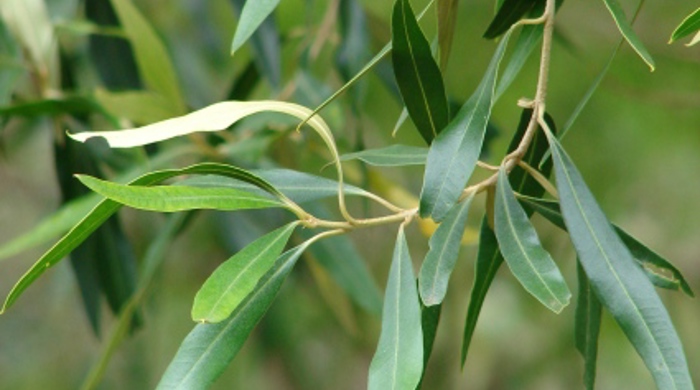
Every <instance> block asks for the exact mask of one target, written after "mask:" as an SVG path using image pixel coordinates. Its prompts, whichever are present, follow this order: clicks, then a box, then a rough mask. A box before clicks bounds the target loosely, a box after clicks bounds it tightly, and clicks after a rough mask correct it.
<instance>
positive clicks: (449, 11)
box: [437, 0, 459, 69]
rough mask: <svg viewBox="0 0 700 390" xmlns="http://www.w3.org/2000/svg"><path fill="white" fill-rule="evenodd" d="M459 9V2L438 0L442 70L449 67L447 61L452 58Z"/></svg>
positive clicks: (455, 0)
mask: <svg viewBox="0 0 700 390" xmlns="http://www.w3.org/2000/svg"><path fill="white" fill-rule="evenodd" d="M458 8H459V0H437V15H438V47H439V48H440V49H439V53H440V56H439V57H440V68H442V69H445V68H446V67H447V59H448V58H450V51H451V50H452V41H453V39H454V35H455V27H456V25H457V13H458V11H459V10H458Z"/></svg>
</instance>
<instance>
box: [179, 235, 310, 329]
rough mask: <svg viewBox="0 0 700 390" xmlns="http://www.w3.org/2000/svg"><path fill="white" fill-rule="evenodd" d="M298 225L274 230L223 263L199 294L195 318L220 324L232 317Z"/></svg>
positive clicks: (194, 307)
mask: <svg viewBox="0 0 700 390" xmlns="http://www.w3.org/2000/svg"><path fill="white" fill-rule="evenodd" d="M297 225H298V222H292V223H289V224H287V225H285V226H283V227H281V228H279V229H276V230H273V231H272V232H270V233H268V234H266V235H264V236H262V237H260V238H258V239H257V240H255V241H253V242H252V243H250V244H249V245H248V246H246V247H245V248H243V249H242V250H240V251H239V252H238V253H236V254H235V255H233V256H232V257H231V258H230V259H228V260H226V261H225V262H224V263H223V264H221V265H220V266H219V267H218V268H217V269H216V270H215V271H214V273H212V274H211V276H210V277H209V278H208V279H207V280H206V281H205V282H204V284H203V285H202V287H200V289H199V291H198V292H197V295H196V296H195V298H194V305H193V306H192V319H193V320H195V321H199V322H208V323H216V322H221V321H223V320H225V319H226V318H228V317H229V316H230V315H231V312H233V311H234V310H235V309H236V307H237V306H238V304H239V303H241V301H243V299H244V298H245V297H246V296H247V295H248V294H249V293H250V292H251V291H252V290H253V289H254V288H255V285H256V284H257V283H258V281H259V280H260V278H261V277H262V276H263V275H264V274H265V273H266V272H267V271H268V270H269V269H270V267H272V265H273V264H274V262H275V259H277V257H279V255H280V253H282V250H283V249H284V246H285V245H287V241H288V240H289V236H291V235H292V232H293V231H294V229H295V228H296V227H297Z"/></svg>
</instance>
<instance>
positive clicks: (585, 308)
mask: <svg viewBox="0 0 700 390" xmlns="http://www.w3.org/2000/svg"><path fill="white" fill-rule="evenodd" d="M577 269H578V303H577V304H576V323H575V333H576V349H578V351H579V352H580V353H581V356H583V360H584V364H585V368H584V372H583V384H584V385H585V386H586V390H593V388H594V387H595V372H596V359H597V357H598V335H599V333H600V318H601V314H602V308H601V306H600V301H599V300H598V297H597V296H596V295H595V293H594V292H593V289H592V288H591V284H590V282H589V281H588V277H587V276H586V273H585V271H584V270H583V268H582V267H581V263H578V267H577Z"/></svg>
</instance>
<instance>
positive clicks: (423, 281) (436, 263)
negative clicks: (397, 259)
mask: <svg viewBox="0 0 700 390" xmlns="http://www.w3.org/2000/svg"><path fill="white" fill-rule="evenodd" d="M473 198H474V195H473V194H472V195H471V196H469V197H468V198H467V199H465V200H463V201H462V202H461V203H457V204H456V205H454V207H453V208H452V210H450V212H449V213H447V216H446V217H445V220H444V221H442V223H441V224H440V225H439V226H438V228H437V230H436V231H435V233H434V234H433V236H432V237H430V242H429V245H430V249H429V250H428V253H427V254H426V255H425V259H424V260H423V265H422V266H421V269H420V273H419V275H418V282H419V291H420V297H421V300H422V301H423V304H424V305H426V306H434V305H438V304H440V303H442V300H443V299H444V298H445V294H446V293H447V284H448V282H449V279H450V275H452V270H453V269H454V266H455V264H456V262H457V257H458V255H459V248H460V246H461V241H462V234H463V233H464V228H465V227H466V224H467V214H468V211H469V206H470V205H471V201H472V199H473Z"/></svg>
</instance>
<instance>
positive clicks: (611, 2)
mask: <svg viewBox="0 0 700 390" xmlns="http://www.w3.org/2000/svg"><path fill="white" fill-rule="evenodd" d="M603 2H605V6H606V7H608V11H610V14H611V15H612V17H613V19H614V20H615V24H617V28H618V30H620V33H622V36H623V37H625V40H627V43H629V44H630V46H632V49H634V51H635V52H637V54H638V55H639V57H641V58H642V60H644V62H646V64H647V65H649V69H651V71H652V72H653V71H654V68H655V65H654V59H653V58H651V54H649V52H648V51H647V49H646V47H644V44H643V43H642V41H641V40H639V37H638V36H637V34H636V33H635V32H634V30H632V25H631V24H630V23H629V22H628V21H627V16H625V11H624V10H623V9H622V7H620V3H618V2H617V0H603Z"/></svg>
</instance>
